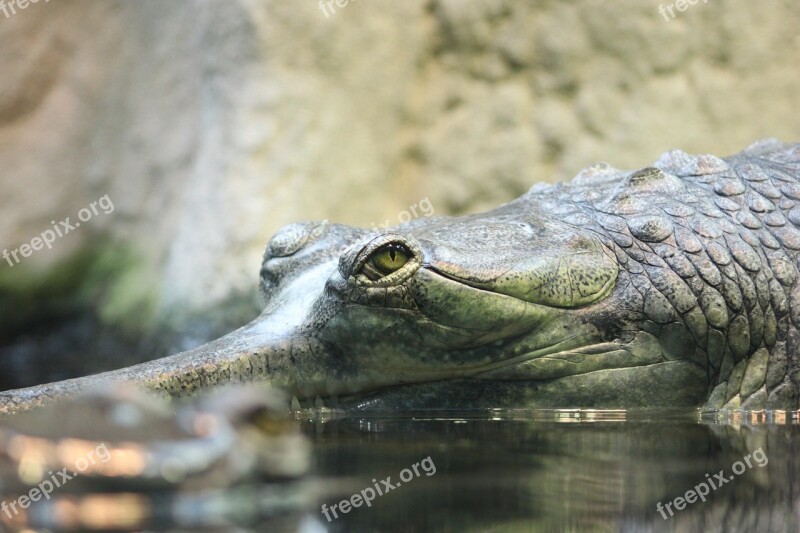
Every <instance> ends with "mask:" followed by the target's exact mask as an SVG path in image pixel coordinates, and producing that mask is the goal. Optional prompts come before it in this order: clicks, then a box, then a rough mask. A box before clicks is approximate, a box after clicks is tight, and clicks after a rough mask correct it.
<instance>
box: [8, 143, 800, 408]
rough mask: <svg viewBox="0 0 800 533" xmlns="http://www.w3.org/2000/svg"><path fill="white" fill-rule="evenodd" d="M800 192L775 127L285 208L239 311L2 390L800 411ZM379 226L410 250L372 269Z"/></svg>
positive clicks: (32, 398) (799, 155) (373, 404)
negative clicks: (451, 193) (521, 191)
mask: <svg viewBox="0 0 800 533" xmlns="http://www.w3.org/2000/svg"><path fill="white" fill-rule="evenodd" d="M798 202H800V145H782V144H780V143H778V142H777V141H769V140H768V141H761V142H759V143H756V144H754V145H753V146H751V147H749V148H748V149H746V150H745V151H744V152H742V153H740V154H737V155H735V156H731V157H728V158H725V159H719V158H716V157H714V156H690V155H688V154H686V153H684V152H680V151H672V152H668V153H666V154H664V155H663V156H661V158H660V159H659V160H658V161H657V162H656V163H654V165H653V166H651V167H647V168H644V169H642V170H638V171H634V172H628V171H621V170H617V169H614V168H611V167H609V166H607V165H604V164H601V165H595V166H593V167H589V168H586V169H584V170H583V171H581V173H580V174H579V175H578V176H577V177H576V178H575V179H573V180H572V181H571V182H570V183H566V184H558V185H544V184H539V185H536V186H534V187H533V188H532V189H531V190H530V191H529V192H528V193H527V194H525V195H524V196H522V197H521V198H519V199H517V200H515V201H513V202H510V203H508V204H505V205H502V206H500V207H498V208H496V209H493V210H491V211H488V212H486V213H481V214H476V215H469V216H464V217H436V218H424V219H418V220H415V221H412V222H410V223H408V224H405V225H401V226H397V227H395V228H389V229H387V230H385V231H382V232H379V233H374V232H373V233H370V232H367V231H366V230H362V229H358V228H351V227H347V226H341V225H334V224H328V223H326V222H323V223H303V224H293V225H291V226H287V227H286V228H284V229H282V230H281V231H280V232H278V234H276V235H275V236H274V237H273V239H272V240H271V241H270V244H269V245H268V247H267V252H266V254H265V259H264V265H263V268H262V271H261V289H262V293H263V295H264V296H265V301H266V307H265V310H264V312H263V313H262V314H261V315H260V316H259V317H258V318H257V319H256V320H254V321H253V322H252V323H251V324H249V325H248V326H245V327H244V328H242V329H241V330H238V331H236V332H234V333H231V334H230V335H228V336H226V337H223V338H222V339H218V340H217V341H214V342H212V343H210V344H208V345H206V346H203V347H200V348H197V349H195V350H191V351H189V352H184V353H182V354H177V355H174V356H171V357H168V358H165V359H161V360H157V361H153V362H150V363H145V364H142V365H138V366H136V367H132V368H129V369H123V370H120V371H115V372H110V373H106V374H101V375H98V376H92V377H88V378H80V379H77V380H70V381H66V382H60V383H54V384H49V385H43V386H39V387H33V388H30V389H21V390H16V391H9V392H6V393H2V395H0V402H2V407H1V408H2V409H3V410H5V411H9V412H11V411H16V410H22V409H28V408H30V407H33V406H37V405H42V404H44V403H47V402H48V401H50V400H53V399H58V398H61V397H64V396H65V395H70V394H74V393H75V392H76V391H79V390H82V389H83V388H85V387H86V386H87V385H89V384H91V383H92V382H97V381H102V382H106V381H110V380H124V381H132V382H136V383H141V384H142V385H144V386H146V387H148V388H151V389H155V390H161V391H165V392H167V393H169V394H171V395H179V394H183V393H189V392H193V391H196V390H198V389H201V388H204V387H208V386H212V385H215V384H217V383H227V382H237V381H248V380H263V381H270V382H272V383H274V384H276V385H279V386H282V387H284V388H286V389H288V390H289V391H290V392H291V393H293V394H294V395H295V396H297V397H298V398H299V399H300V401H301V402H314V401H316V402H317V403H319V402H320V401H321V402H323V403H325V404H326V405H327V404H329V403H336V404H339V405H345V406H350V407H356V408H366V409H369V408H374V409H381V408H389V409H397V408H420V407H437V408H447V407H461V408H463V407H493V406H496V407H502V406H530V407H648V406H649V407H659V406H671V407H681V406H685V407H688V406H705V407H706V408H728V409H735V408H739V407H742V408H747V409H762V408H774V409H795V408H797V407H798V379H800V370H799V369H800V362H798V357H800V349H799V347H798V343H800V334H799V333H798V330H797V325H798V324H800V285H798V283H797V278H798V266H797V259H798V251H800V230H798V225H800V205H799V204H798ZM387 244H395V245H402V246H404V247H405V249H407V250H408V251H409V252H410V254H411V258H410V260H409V261H408V262H407V263H406V264H405V265H404V266H403V267H402V268H400V269H399V270H397V271H396V272H393V273H390V274H387V275H385V276H384V277H382V278H381V277H376V276H375V275H374V272H375V271H374V269H373V270H372V271H370V268H369V265H371V264H372V261H373V259H374V257H375V255H374V254H376V253H378V252H379V251H380V249H381V247H382V246H385V245H387ZM365 263H366V264H367V266H365ZM370 272H372V273H371V274H370Z"/></svg>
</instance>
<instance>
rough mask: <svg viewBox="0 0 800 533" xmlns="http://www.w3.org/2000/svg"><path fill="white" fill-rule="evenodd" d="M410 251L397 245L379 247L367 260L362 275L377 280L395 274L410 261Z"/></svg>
mask: <svg viewBox="0 0 800 533" xmlns="http://www.w3.org/2000/svg"><path fill="white" fill-rule="evenodd" d="M411 255H412V254H411V251H410V250H409V249H408V248H406V247H405V246H403V245H402V244H399V243H391V244H387V245H385V246H381V247H380V248H378V249H377V250H375V252H373V254H372V255H371V256H370V258H369V259H367V262H366V263H365V264H364V273H365V274H366V275H367V276H368V277H370V278H372V279H377V278H381V277H383V276H388V275H389V274H391V273H392V272H397V271H398V270H400V269H401V268H403V266H404V265H405V264H406V263H408V261H409V259H411Z"/></svg>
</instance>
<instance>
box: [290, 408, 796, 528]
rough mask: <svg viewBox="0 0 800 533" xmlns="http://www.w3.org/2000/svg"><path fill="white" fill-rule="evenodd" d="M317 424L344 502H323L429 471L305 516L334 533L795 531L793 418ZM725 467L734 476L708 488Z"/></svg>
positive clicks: (486, 416) (329, 473) (431, 419)
mask: <svg viewBox="0 0 800 533" xmlns="http://www.w3.org/2000/svg"><path fill="white" fill-rule="evenodd" d="M323 420H324V421H323V422H320V421H317V422H313V421H306V422H304V428H305V430H306V432H307V433H308V434H309V436H311V437H312V439H313V440H314V443H315V446H316V457H317V466H316V472H317V475H318V476H319V477H320V478H321V479H322V480H325V481H326V482H329V483H330V482H332V484H331V485H332V486H334V487H335V486H339V487H340V490H339V493H340V494H339V495H337V496H334V495H333V494H331V495H329V496H327V497H322V498H319V500H320V502H318V504H319V505H321V503H325V504H326V505H327V506H328V507H330V506H331V505H333V504H334V503H337V502H339V501H341V500H342V499H344V498H348V497H349V496H350V495H352V494H354V493H356V492H357V491H359V490H361V489H364V488H366V487H372V486H373V483H372V479H373V478H375V479H376V480H378V481H380V480H381V479H383V478H385V477H386V476H391V480H390V481H391V482H392V483H394V482H395V481H397V480H398V479H399V478H398V475H399V473H400V472H401V471H402V470H403V469H406V468H410V467H411V466H412V465H413V464H414V463H418V462H420V461H421V460H422V459H424V458H427V457H430V460H431V462H432V463H433V464H434V465H435V473H434V474H431V475H428V473H427V472H425V471H422V469H421V468H418V469H417V470H418V471H419V472H420V475H419V476H416V475H414V476H413V477H411V476H410V474H411V473H413V471H410V472H409V473H407V474H406V476H405V477H406V478H410V481H409V482H408V483H405V484H402V485H401V486H399V487H396V488H395V489H394V490H391V491H389V492H388V493H386V494H385V495H383V496H378V497H376V498H375V499H374V500H373V501H372V502H371V506H370V507H366V506H364V505H363V504H362V505H361V506H360V507H358V508H355V509H351V510H349V512H348V513H346V514H342V513H338V515H339V517H338V518H335V519H333V518H332V519H331V521H330V522H328V520H327V519H326V518H325V516H324V515H323V514H322V512H321V509H320V506H319V505H318V506H317V508H316V509H315V510H312V511H311V512H310V513H308V515H309V516H310V517H314V518H315V519H316V521H318V522H319V524H318V525H319V526H321V528H325V529H327V530H329V531H641V530H652V531H798V529H800V528H798V524H800V476H798V473H800V472H798V470H799V468H800V455H798V451H800V450H799V449H798V448H799V447H798V442H800V440H798V438H799V436H798V430H799V428H800V426H798V420H797V418H793V417H792V415H791V414H789V415H788V416H787V415H786V414H780V415H778V416H769V417H768V416H766V415H763V414H754V415H744V416H743V415H736V416H733V415H731V416H727V417H718V418H716V419H715V417H706V418H704V419H701V417H700V416H699V415H698V414H697V413H696V412H691V413H685V412H684V413H677V412H665V411H659V412H654V411H651V412H642V411H639V412H631V411H627V412H626V411H533V412H531V411H524V410H500V411H483V412H428V413H416V414H410V415H386V416H371V417H357V416H354V417H347V416H340V417H335V418H332V419H329V420H325V419H324V418H323ZM759 450H760V451H759ZM762 452H763V453H762ZM745 458H746V459H745ZM738 461H741V466H740V465H739V464H738V463H737V462H738ZM747 461H749V463H750V467H748V466H747ZM762 465H763V466H762ZM732 468H735V469H736V470H737V471H740V472H741V474H739V475H734V472H733V470H732ZM428 470H429V471H430V470H431V469H430V468H429V469H428ZM721 470H722V471H723V474H722V477H725V478H728V479H729V478H730V477H731V476H734V479H733V480H730V479H729V480H728V481H727V482H726V483H725V484H724V485H722V486H720V487H718V488H716V489H711V486H710V485H709V483H714V486H716V485H717V484H721V482H720V481H719V479H718V478H716V477H715V476H717V475H719V472H720V471H721ZM706 474H709V476H708V477H707V476H706ZM354 478H355V479H354ZM701 483H705V484H706V487H707V488H708V494H707V495H704V496H703V497H704V498H705V502H703V501H701V500H699V499H698V500H697V501H696V502H694V503H690V504H685V506H684V508H683V509H682V510H677V509H676V508H675V506H674V503H673V504H672V506H671V508H670V510H671V511H672V514H673V516H670V513H669V510H667V509H666V508H664V507H663V506H664V504H666V503H667V502H671V501H672V500H673V499H674V498H676V497H678V496H684V497H685V496H686V492H687V491H688V490H691V489H693V488H694V487H695V486H698V489H697V490H699V491H700V492H706V489H705V488H703V487H702V486H699V484H701ZM367 495H369V494H367ZM690 497H691V496H690ZM695 498H697V496H695ZM357 502H358V500H357ZM659 502H661V505H662V510H663V511H662V512H663V513H664V515H665V516H666V517H667V518H666V519H664V518H663V516H662V515H661V513H660V512H659V511H658V510H657V507H656V506H657V504H658V503H659ZM329 515H330V512H329Z"/></svg>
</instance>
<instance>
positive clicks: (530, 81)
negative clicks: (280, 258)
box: [0, 0, 800, 388]
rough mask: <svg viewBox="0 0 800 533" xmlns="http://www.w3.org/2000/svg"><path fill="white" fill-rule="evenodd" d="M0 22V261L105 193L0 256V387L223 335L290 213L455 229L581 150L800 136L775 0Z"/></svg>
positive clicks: (152, 12)
mask: <svg viewBox="0 0 800 533" xmlns="http://www.w3.org/2000/svg"><path fill="white" fill-rule="evenodd" d="M9 1H10V0H6V4H8V2H9ZM15 1H16V2H19V1H20V0H15ZM345 4H346V5H345ZM342 5H344V6H343V7H340V6H342ZM660 5H661V6H663V8H664V9H662V10H661V12H660V10H659V6H660ZM681 6H682V7H683V8H685V9H684V10H683V11H680V10H679V9H678V8H679V7H681ZM323 8H324V9H323ZM667 8H671V9H672V13H673V14H674V17H672V16H670V11H669V9H667ZM15 11H16V13H15V14H13V13H12V14H11V15H8V13H9V12H10V11H9V10H6V12H3V11H0V183H1V185H0V187H2V188H0V191H1V192H2V194H1V195H0V207H1V209H0V246H2V247H3V248H6V249H9V250H11V249H15V248H17V247H19V246H20V245H22V244H24V243H29V242H30V241H31V239H33V238H34V237H36V236H37V235H39V234H40V233H41V232H42V231H44V230H46V229H49V228H51V226H52V223H51V221H55V222H56V223H57V222H58V221H60V220H63V219H65V218H66V217H71V219H72V221H73V222H74V221H75V220H76V218H77V217H76V213H78V212H79V210H80V209H82V208H84V207H87V206H88V205H89V204H90V203H91V202H93V201H96V200H97V199H98V198H100V197H102V196H104V195H108V196H109V198H110V200H111V201H112V202H113V205H114V211H113V213H110V214H102V213H101V214H100V215H98V216H95V217H94V218H93V219H92V220H91V221H89V222H86V223H84V224H83V226H81V227H80V228H78V229H76V230H75V231H72V232H70V233H69V234H68V235H65V236H64V237H63V238H60V239H58V240H57V241H56V242H55V243H54V244H53V247H52V250H48V249H46V248H45V249H43V250H40V251H37V252H35V253H34V254H33V255H32V256H31V257H28V258H25V259H24V260H23V261H22V262H21V263H20V264H16V265H15V266H13V267H10V266H9V264H8V263H7V262H5V261H4V262H2V263H0V362H2V365H1V366H0V368H1V369H2V370H0V388H8V387H12V386H22V385H27V384H30V383H35V382H40V381H45V380H50V379H60V378H63V377H67V376H70V375H75V374H79V373H83V372H86V371H94V370H99V369H104V368H112V367H116V366H120V365H121V364H127V363H130V362H133V361H138V360H144V359H150V358H153V357H155V356H160V355H164V354H165V353H166V352H169V351H171V350H175V349H179V348H186V347H188V346H190V345H193V344H197V343H199V342H202V341H204V340H206V339H208V338H210V337H211V336H215V335H217V334H219V333H222V332H224V331H226V330H228V329H231V328H233V327H235V326H237V325H239V324H242V323H244V322H245V321H247V320H249V319H250V318H251V317H252V316H254V315H255V313H256V312H257V304H256V302H257V299H256V287H257V279H256V278H257V273H258V269H259V264H260V259H261V254H262V251H263V247H264V244H265V242H266V240H267V239H268V237H269V236H270V235H271V234H272V233H273V232H274V231H275V230H276V229H277V228H279V227H280V226H282V225H283V224H286V223H289V222H292V221H297V220H302V219H324V218H328V219H331V220H334V221H337V222H345V223H352V224H360V225H366V226H369V225H371V224H380V223H383V222H384V221H385V220H386V219H390V220H392V221H395V220H396V218H397V214H398V213H399V212H401V211H403V210H407V209H408V207H409V206H410V205H413V204H415V203H417V202H419V201H420V200H421V199H422V198H425V197H427V198H429V199H430V202H431V203H432V205H433V206H434V208H435V210H436V214H457V213H462V212H467V211H475V210H480V209H483V208H486V207H489V206H492V205H494V204H497V203H499V202H503V201H507V200H510V199H512V198H514V197H515V196H518V195H520V194H521V193H523V192H524V191H525V190H527V189H528V188H529V187H530V185H531V184H533V183H534V182H536V181H558V180H565V179H569V178H570V177H572V176H573V175H574V174H575V173H577V171H578V170H580V169H581V168H582V167H583V166H586V165H588V164H590V163H593V162H596V161H599V160H606V161H608V162H610V163H612V164H613V165H615V166H618V167H636V166H642V165H646V164H648V163H650V162H652V161H654V160H655V159H656V158H657V157H658V155H659V154H660V153H661V152H662V151H665V150H666V149H668V148H673V147H679V148H683V149H685V150H687V151H690V152H700V153H705V152H712V153H715V154H720V155H722V154H729V153H732V152H735V151H738V150H740V149H741V148H743V147H745V146H746V145H747V144H749V143H750V142H751V141H753V140H755V139H758V138H760V137H766V136H774V137H778V138H781V139H782V140H787V141H798V140H800V113H798V110H799V109H800V83H799V82H800V72H798V69H800V4H798V3H797V2H796V1H795V0H782V1H781V0H767V1H765V2H758V3H756V2H736V1H734V0H708V1H707V2H704V1H703V0H700V1H699V2H698V3H696V4H695V5H689V4H688V2H686V3H682V2H679V3H667V2H666V1H664V2H662V3H661V4H659V3H658V2H657V1H645V2H642V1H641V0H624V1H618V2H613V3H611V2H602V1H600V0H596V1H595V0H584V1H545V2H541V1H540V2H534V1H529V2H528V1H519V0H482V1H480V2H471V1H467V0H403V1H397V0H349V2H347V3H345V1H344V0H339V3H338V4H337V2H336V0H334V1H332V2H330V4H327V0H326V3H324V4H322V5H321V4H320V3H319V2H318V1H316V0H293V1H286V0H263V1H261V0H171V1H169V2H165V1H162V0H137V1H135V2H132V1H125V0H102V1H101V0H55V1H51V2H48V3H45V2H44V1H39V2H38V3H35V4H29V5H28V6H27V7H25V8H24V9H22V8H20V7H19V6H18V5H17V6H15Z"/></svg>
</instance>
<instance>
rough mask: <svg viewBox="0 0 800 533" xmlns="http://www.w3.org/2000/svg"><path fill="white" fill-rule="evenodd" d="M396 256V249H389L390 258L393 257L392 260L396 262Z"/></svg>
mask: <svg viewBox="0 0 800 533" xmlns="http://www.w3.org/2000/svg"><path fill="white" fill-rule="evenodd" d="M394 254H395V252H394V248H390V249H389V257H391V258H392V261H394V257H395V256H394Z"/></svg>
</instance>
